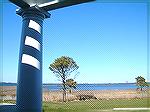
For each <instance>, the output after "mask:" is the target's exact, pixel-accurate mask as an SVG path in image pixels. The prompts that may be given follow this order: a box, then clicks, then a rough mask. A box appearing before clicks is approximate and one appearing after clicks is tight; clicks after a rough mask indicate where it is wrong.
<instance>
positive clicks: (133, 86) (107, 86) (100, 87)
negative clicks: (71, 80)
mask: <svg viewBox="0 0 150 112" xmlns="http://www.w3.org/2000/svg"><path fill="white" fill-rule="evenodd" d="M43 88H46V89H48V90H60V89H61V85H58V84H52V85H43ZM136 88H137V86H136V84H135V83H132V84H78V85H77V88H76V90H117V89H118V90H125V89H136Z"/></svg>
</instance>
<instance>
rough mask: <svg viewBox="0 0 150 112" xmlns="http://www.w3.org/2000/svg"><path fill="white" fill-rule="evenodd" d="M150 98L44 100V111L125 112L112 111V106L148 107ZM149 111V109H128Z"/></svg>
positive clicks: (142, 111)
mask: <svg viewBox="0 0 150 112" xmlns="http://www.w3.org/2000/svg"><path fill="white" fill-rule="evenodd" d="M149 103H150V99H114V100H89V101H76V102H67V103H52V102H44V103H43V109H44V112H127V111H118V110H116V111H113V110H112V109H113V108H144V107H150V105H149ZM129 112H150V110H145V111H144V110H141V111H137V110H136V111H129Z"/></svg>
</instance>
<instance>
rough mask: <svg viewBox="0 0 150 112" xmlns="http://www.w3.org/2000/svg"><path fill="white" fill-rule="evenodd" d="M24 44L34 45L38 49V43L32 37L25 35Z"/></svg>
mask: <svg viewBox="0 0 150 112" xmlns="http://www.w3.org/2000/svg"><path fill="white" fill-rule="evenodd" d="M25 45H28V46H31V47H34V48H35V49H37V50H39V51H40V46H41V45H40V43H39V42H38V41H37V40H35V39H34V38H32V37H29V36H26V39H25Z"/></svg>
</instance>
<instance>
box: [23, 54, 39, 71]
mask: <svg viewBox="0 0 150 112" xmlns="http://www.w3.org/2000/svg"><path fill="white" fill-rule="evenodd" d="M22 63H24V64H28V65H31V66H33V67H36V68H37V69H39V70H40V62H39V61H38V60H37V59H36V58H34V57H32V56H30V55H27V54H23V55H22Z"/></svg>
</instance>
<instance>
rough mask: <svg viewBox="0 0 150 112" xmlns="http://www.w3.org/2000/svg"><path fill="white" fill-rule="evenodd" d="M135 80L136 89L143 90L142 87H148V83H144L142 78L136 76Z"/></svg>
mask: <svg viewBox="0 0 150 112" xmlns="http://www.w3.org/2000/svg"><path fill="white" fill-rule="evenodd" d="M135 79H136V85H137V86H138V88H137V89H140V90H141V91H142V90H143V88H144V87H147V86H148V83H147V82H145V78H144V77H142V76H138V77H137V78H135Z"/></svg>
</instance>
